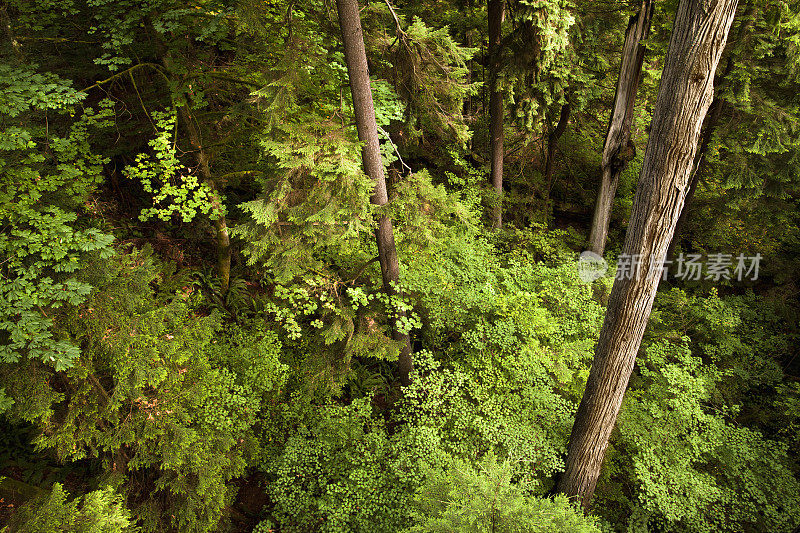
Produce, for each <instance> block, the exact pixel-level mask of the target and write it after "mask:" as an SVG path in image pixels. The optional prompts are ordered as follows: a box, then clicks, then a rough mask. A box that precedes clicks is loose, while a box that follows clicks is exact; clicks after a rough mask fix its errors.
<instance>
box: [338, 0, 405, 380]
mask: <svg viewBox="0 0 800 533" xmlns="http://www.w3.org/2000/svg"><path fill="white" fill-rule="evenodd" d="M336 8H337V10H338V13H339V24H340V25H341V27H342V40H343V43H344V57H345V62H346V63H347V73H348V76H349V79H350V91H351V93H352V95H353V111H354V112H355V118H356V129H357V130H358V138H359V140H360V141H361V142H362V143H363V149H362V152H361V154H362V159H363V162H364V172H366V174H367V175H368V176H369V177H370V178H372V180H373V181H374V182H375V189H374V191H373V194H372V199H371V201H372V203H373V204H375V205H378V206H384V205H386V204H388V203H389V195H388V192H387V190H386V179H385V176H384V170H383V160H382V159H381V151H380V144H379V141H378V125H377V123H376V122H375V107H374V104H373V102H372V88H371V87H370V81H369V68H368V65H367V53H366V50H365V48H364V34H363V32H362V30H361V17H360V15H359V9H358V0H336ZM375 238H376V240H377V242H378V256H379V257H380V265H381V274H382V277H383V289H384V291H386V293H387V294H389V295H394V294H396V293H397V284H398V283H399V282H400V262H399V261H398V258H397V249H396V248H395V243H394V229H393V228H392V220H391V219H390V218H389V217H387V216H385V215H381V216H380V217H379V219H378V228H377V229H376V230H375ZM400 316H403V315H402V314H401V315H400ZM398 321H399V317H398V320H396V321H395V322H394V324H393V331H392V337H393V338H394V340H396V341H399V342H401V343H402V344H403V348H402V350H401V351H400V357H399V360H398V366H399V370H400V382H401V383H402V384H403V385H408V384H409V383H410V382H411V380H410V374H411V370H412V368H413V363H412V359H411V340H410V338H409V336H408V335H405V334H403V333H401V332H400V331H398Z"/></svg>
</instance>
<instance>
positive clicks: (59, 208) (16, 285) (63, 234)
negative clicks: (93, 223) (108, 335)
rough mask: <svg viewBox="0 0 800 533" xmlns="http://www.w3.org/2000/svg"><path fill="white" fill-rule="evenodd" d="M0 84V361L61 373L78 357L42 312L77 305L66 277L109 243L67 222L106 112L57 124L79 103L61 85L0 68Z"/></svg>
mask: <svg viewBox="0 0 800 533" xmlns="http://www.w3.org/2000/svg"><path fill="white" fill-rule="evenodd" d="M0 79H2V82H0V84H1V85H2V91H0V92H2V94H3V96H2V98H1V99H0V125H2V133H1V134H0V139H2V141H0V225H2V226H3V231H2V233H0V255H2V256H3V257H4V258H5V260H4V261H3V263H2V265H0V278H2V280H3V283H2V285H0V361H3V362H15V361H18V360H19V359H20V358H21V357H29V358H33V359H39V360H42V361H47V362H48V363H50V364H52V366H54V367H55V368H56V369H57V370H63V369H65V368H68V367H69V366H71V365H72V363H73V361H74V360H75V358H76V357H77V356H78V354H79V349H78V347H77V346H75V345H74V344H73V343H71V342H69V341H68V340H65V339H60V338H57V337H54V336H53V333H52V331H51V327H52V325H53V321H52V317H51V313H52V310H54V309H57V308H59V307H61V306H62V305H63V304H64V303H68V304H70V305H77V304H79V303H81V302H82V301H83V300H84V299H85V298H86V296H87V295H88V294H89V291H90V290H91V287H90V286H89V285H88V284H86V283H83V282H81V281H79V280H78V279H77V278H76V276H75V272H76V271H77V270H79V269H80V268H81V267H82V266H83V265H85V262H86V261H87V259H88V257H92V256H93V257H97V256H98V255H99V256H100V257H107V256H108V254H109V253H110V252H109V245H110V243H111V240H112V238H111V237H110V236H109V235H106V234H104V233H102V232H101V231H99V230H98V229H96V228H93V227H90V226H89V224H86V223H81V224H78V223H77V220H78V214H79V213H80V211H81V210H82V207H83V205H82V204H83V203H84V202H85V201H86V200H87V199H88V197H89V195H90V194H91V193H92V192H93V190H94V187H95V186H96V184H97V182H98V178H99V175H100V170H101V164H102V162H103V159H102V157H100V156H99V155H97V154H95V153H93V152H92V149H91V146H90V143H89V138H90V135H91V133H94V132H95V131H96V130H97V129H98V128H101V127H103V126H105V125H107V117H108V116H109V114H110V111H109V109H108V105H107V104H106V103H105V102H104V103H103V104H102V105H101V108H100V111H97V112H95V111H93V110H90V109H87V110H83V112H82V115H81V118H79V119H77V120H74V121H72V120H69V119H65V118H64V115H67V114H69V115H72V116H74V114H75V112H76V110H75V105H76V104H77V103H78V102H80V101H81V100H82V99H83V96H84V95H83V94H81V93H79V92H77V91H75V90H74V89H72V88H71V87H70V86H69V83H68V82H67V81H65V80H63V79H61V78H59V77H58V76H55V75H51V74H39V73H36V72H35V71H34V70H33V69H32V68H29V67H10V66H7V65H0ZM48 113H49V114H50V116H52V117H53V118H57V119H58V121H56V120H54V124H53V125H52V126H51V125H50V124H49V122H50V121H49V119H48V118H47V117H48ZM59 132H61V133H62V134H63V136H58V134H59ZM93 252H94V253H93Z"/></svg>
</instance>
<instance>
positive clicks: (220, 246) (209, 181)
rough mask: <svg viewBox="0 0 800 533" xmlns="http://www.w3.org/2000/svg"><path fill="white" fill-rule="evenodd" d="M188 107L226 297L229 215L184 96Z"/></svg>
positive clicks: (185, 118)
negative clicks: (224, 207)
mask: <svg viewBox="0 0 800 533" xmlns="http://www.w3.org/2000/svg"><path fill="white" fill-rule="evenodd" d="M156 44H157V46H158V48H159V49H160V51H161V52H162V54H163V64H164V67H165V68H166V70H167V72H168V73H170V72H173V68H172V65H173V61H172V57H171V55H170V52H169V51H168V49H167V47H166V46H165V44H164V43H163V42H162V41H161V40H160V39H156ZM184 97H185V101H186V103H184V104H183V105H181V106H180V107H178V115H179V117H180V120H181V122H183V125H184V127H185V128H186V133H187V134H188V136H189V143H190V144H191V145H192V148H193V149H194V154H195V161H196V162H197V166H198V167H199V169H200V175H201V176H202V178H203V182H204V183H205V184H206V185H208V186H209V188H210V189H211V208H212V210H213V212H214V219H213V220H212V222H213V224H214V229H215V230H216V233H217V235H216V248H217V275H218V276H219V279H220V292H221V294H222V296H225V294H226V293H227V292H228V288H229V287H230V281H231V255H232V251H231V238H230V234H229V232H228V223H227V220H226V218H225V211H224V209H223V206H222V197H221V195H220V192H219V190H218V188H217V182H216V180H215V179H214V176H213V175H212V174H211V161H210V158H209V156H208V152H206V150H205V147H204V145H203V136H202V133H201V131H200V126H199V125H198V124H197V122H196V121H195V120H194V117H192V113H191V110H190V109H189V104H188V102H189V95H184Z"/></svg>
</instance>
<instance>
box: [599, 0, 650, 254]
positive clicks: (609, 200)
mask: <svg viewBox="0 0 800 533" xmlns="http://www.w3.org/2000/svg"><path fill="white" fill-rule="evenodd" d="M652 18H653V2H652V0H642V5H641V7H640V8H639V12H638V13H637V14H636V15H634V16H632V17H631V19H630V22H628V29H627V30H626V31H625V44H624V45H623V48H622V62H621V63H620V68H619V80H618V81H617V89H616V93H615V94H614V108H613V110H612V111H611V118H610V119H609V124H608V133H606V140H605V143H604V145H603V159H602V161H601V163H600V176H601V178H600V189H599V190H598V193H597V202H596V203H595V208H594V217H593V219H592V229H591V232H590V234H589V250H591V251H592V252H595V253H596V254H599V255H603V252H604V251H605V247H606V239H607V238H608V225H609V222H610V220H611V207H612V205H613V204H614V196H615V195H616V193H617V185H619V177H620V175H621V174H622V171H623V170H625V168H626V167H627V166H628V162H629V161H630V160H631V159H633V157H634V155H635V153H636V150H635V147H634V145H633V143H632V142H631V123H632V122H633V111H634V104H635V102H636V91H637V89H638V87H639V82H640V80H641V77H642V63H643V62H644V54H645V47H644V46H643V45H642V41H643V40H644V39H646V38H647V34H648V33H649V32H650V21H651V20H652Z"/></svg>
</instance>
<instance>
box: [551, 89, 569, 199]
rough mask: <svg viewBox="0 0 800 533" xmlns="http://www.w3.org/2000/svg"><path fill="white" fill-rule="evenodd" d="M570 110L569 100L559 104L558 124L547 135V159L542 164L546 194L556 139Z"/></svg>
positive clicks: (563, 129)
mask: <svg viewBox="0 0 800 533" xmlns="http://www.w3.org/2000/svg"><path fill="white" fill-rule="evenodd" d="M571 111H572V107H571V106H570V103H569V100H567V103H566V104H564V105H563V106H561V112H560V113H559V116H558V124H557V125H556V127H555V129H554V130H553V131H551V132H550V134H549V135H548V136H547V161H546V162H545V166H544V177H545V182H546V183H547V194H548V196H549V195H550V189H551V188H552V187H553V160H554V159H555V157H556V148H557V147H558V140H559V139H560V138H561V136H562V135H564V132H565V131H567V123H568V122H569V115H570V112H571Z"/></svg>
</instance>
